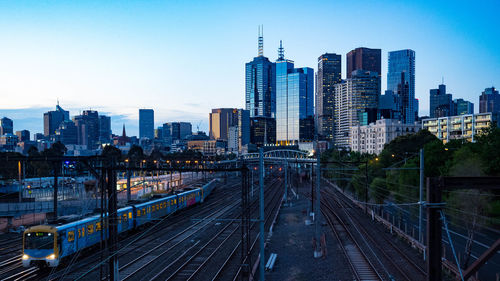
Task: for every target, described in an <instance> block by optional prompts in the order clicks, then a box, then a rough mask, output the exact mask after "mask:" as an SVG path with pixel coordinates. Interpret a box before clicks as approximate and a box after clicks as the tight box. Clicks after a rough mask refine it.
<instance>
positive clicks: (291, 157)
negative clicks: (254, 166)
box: [241, 149, 316, 163]
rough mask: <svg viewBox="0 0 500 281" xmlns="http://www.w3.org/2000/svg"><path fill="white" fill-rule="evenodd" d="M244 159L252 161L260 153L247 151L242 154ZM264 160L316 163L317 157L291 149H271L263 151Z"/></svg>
mask: <svg viewBox="0 0 500 281" xmlns="http://www.w3.org/2000/svg"><path fill="white" fill-rule="evenodd" d="M241 156H242V158H243V160H245V161H252V160H258V159H259V153H246V154H242V155H241ZM263 157H264V160H266V161H269V160H274V161H288V162H302V163H304V162H306V163H314V162H316V158H313V157H312V156H311V155H310V154H309V153H307V152H304V151H299V150H291V149H277V150H270V151H266V152H264V153H263Z"/></svg>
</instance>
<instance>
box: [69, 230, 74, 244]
mask: <svg viewBox="0 0 500 281" xmlns="http://www.w3.org/2000/svg"><path fill="white" fill-rule="evenodd" d="M73 241H75V232H74V231H68V242H73Z"/></svg>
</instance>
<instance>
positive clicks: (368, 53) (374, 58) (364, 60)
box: [347, 48, 382, 78]
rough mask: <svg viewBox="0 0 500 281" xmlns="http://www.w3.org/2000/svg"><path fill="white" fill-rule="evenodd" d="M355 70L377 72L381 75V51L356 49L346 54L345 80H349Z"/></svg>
mask: <svg viewBox="0 0 500 281" xmlns="http://www.w3.org/2000/svg"><path fill="white" fill-rule="evenodd" d="M355 70H364V71H371V72H377V73H378V76H379V77H380V76H381V75H382V74H381V73H382V50H380V49H369V48H356V49H354V50H352V51H350V52H349V53H347V78H351V76H352V72H353V71H355Z"/></svg>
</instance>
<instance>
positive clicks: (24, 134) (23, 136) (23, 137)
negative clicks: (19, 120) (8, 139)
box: [16, 130, 30, 141]
mask: <svg viewBox="0 0 500 281" xmlns="http://www.w3.org/2000/svg"><path fill="white" fill-rule="evenodd" d="M16 136H17V139H18V140H19V141H29V140H30V131H28V130H22V131H17V132H16Z"/></svg>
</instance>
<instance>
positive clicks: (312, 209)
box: [309, 163, 314, 220]
mask: <svg viewBox="0 0 500 281" xmlns="http://www.w3.org/2000/svg"><path fill="white" fill-rule="evenodd" d="M310 178H311V212H310V213H309V215H312V216H313V220H314V180H313V179H314V178H313V164H312V163H311V176H310Z"/></svg>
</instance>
